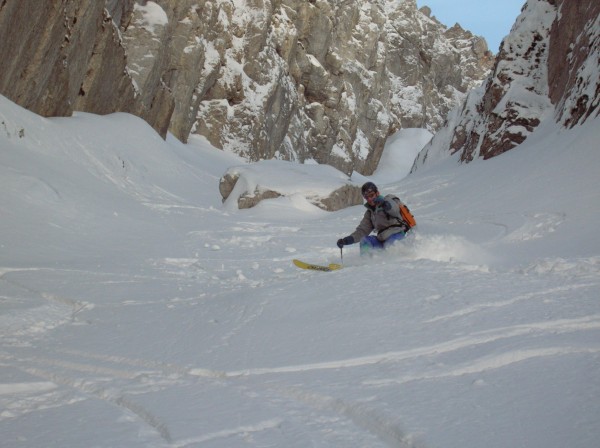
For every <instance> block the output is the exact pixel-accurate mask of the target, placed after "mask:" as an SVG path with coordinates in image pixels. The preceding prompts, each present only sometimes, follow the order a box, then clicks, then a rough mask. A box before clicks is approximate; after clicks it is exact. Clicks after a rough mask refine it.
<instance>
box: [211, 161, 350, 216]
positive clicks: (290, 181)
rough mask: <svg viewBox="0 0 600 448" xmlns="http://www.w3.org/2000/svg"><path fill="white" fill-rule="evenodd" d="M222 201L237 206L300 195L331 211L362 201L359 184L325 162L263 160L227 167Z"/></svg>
mask: <svg viewBox="0 0 600 448" xmlns="http://www.w3.org/2000/svg"><path fill="white" fill-rule="evenodd" d="M219 191H220V193H221V196H222V197H223V202H224V203H227V202H231V201H235V202H236V203H237V207H238V208H240V209H244V208H251V207H254V206H255V205H256V204H258V203H259V202H260V201H262V200H263V199H273V198H277V197H280V196H294V195H300V196H302V197H304V198H305V199H306V200H307V201H309V202H310V203H312V204H314V205H316V206H317V207H319V208H321V209H323V210H327V211H335V210H340V209H342V208H345V207H349V206H352V205H358V204H361V203H362V196H361V193H360V185H358V184H355V183H354V182H352V181H351V180H350V178H349V177H348V176H346V175H345V174H344V173H342V172H341V171H338V170H337V169H335V168H333V167H331V166H329V165H316V164H306V165H302V164H298V163H292V162H285V161H282V160H265V161H261V162H257V163H252V164H248V165H242V166H236V167H232V168H229V169H228V170H227V171H226V172H225V174H224V175H223V176H222V177H221V180H220V183H219Z"/></svg>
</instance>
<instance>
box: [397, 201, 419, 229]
mask: <svg viewBox="0 0 600 448" xmlns="http://www.w3.org/2000/svg"><path fill="white" fill-rule="evenodd" d="M394 199H395V200H396V202H397V203H398V208H399V209H400V216H402V220H403V221H404V222H405V223H406V224H407V225H408V228H409V229H412V228H413V227H414V226H416V225H417V221H416V219H415V217H414V216H413V214H412V213H411V212H410V209H409V208H408V207H407V206H406V204H405V203H404V202H402V201H401V200H400V198H394Z"/></svg>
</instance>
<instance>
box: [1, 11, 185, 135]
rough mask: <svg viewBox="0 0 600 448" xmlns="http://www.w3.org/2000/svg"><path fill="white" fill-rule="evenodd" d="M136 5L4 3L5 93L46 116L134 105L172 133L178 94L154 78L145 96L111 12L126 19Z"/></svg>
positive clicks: (157, 126) (132, 108)
mask: <svg viewBox="0 0 600 448" xmlns="http://www.w3.org/2000/svg"><path fill="white" fill-rule="evenodd" d="M107 8H108V9H107ZM132 8H133V0H110V1H108V2H107V3H106V4H105V2H103V1H97V0H79V1H77V2H73V1H67V0H62V1H47V2H39V1H36V0H6V1H3V2H1V3H0V93H2V94H3V95H5V96H6V97H8V98H10V99H11V100H13V101H14V102H16V103H17V104H19V105H21V106H23V107H26V108H27V109H30V110H32V111H34V112H36V113H38V114H40V115H43V116H57V115H59V116H60V115H70V114H71V113H72V112H73V110H82V111H88V112H93V113H98V114H105V113H109V112H116V111H123V112H130V113H133V114H136V115H139V116H141V117H142V118H144V119H145V120H146V121H148V122H149V123H150V124H151V125H152V126H154V127H155V129H157V130H158V131H159V132H160V133H161V134H162V135H166V130H167V128H168V124H169V121H170V116H171V111H172V107H173V99H172V97H171V96H170V94H169V92H168V91H166V89H164V88H163V87H162V86H158V85H156V86H154V89H153V90H152V91H151V92H150V90H149V92H148V94H147V97H151V98H152V100H148V99H147V98H146V101H140V98H139V96H138V95H137V92H136V91H135V89H134V85H133V84H132V81H131V78H130V77H129V75H128V74H127V57H126V54H125V51H124V48H123V46H122V45H121V39H120V36H119V30H118V28H117V27H116V26H115V24H114V22H113V20H112V18H111V17H110V15H109V11H113V12H114V13H115V14H116V16H117V17H119V19H120V23H126V22H127V20H128V17H129V16H130V14H131V10H132ZM32 30H34V32H32Z"/></svg>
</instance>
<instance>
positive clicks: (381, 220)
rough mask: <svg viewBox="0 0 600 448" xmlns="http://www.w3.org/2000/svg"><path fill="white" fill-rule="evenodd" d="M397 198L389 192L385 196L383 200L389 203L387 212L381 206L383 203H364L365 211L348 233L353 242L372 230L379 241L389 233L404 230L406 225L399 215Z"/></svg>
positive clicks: (383, 239) (387, 236) (384, 238)
mask: <svg viewBox="0 0 600 448" xmlns="http://www.w3.org/2000/svg"><path fill="white" fill-rule="evenodd" d="M397 199H398V198H397V197H396V196H394V195H391V194H388V195H387V196H385V198H384V201H385V202H387V203H388V204H389V205H390V208H389V210H388V211H387V212H386V211H385V210H384V208H383V207H382V205H383V204H382V205H378V206H376V207H372V206H370V205H369V204H365V207H366V208H367V211H366V212H365V214H364V216H363V219H362V220H361V221H360V224H359V225H358V227H356V230H355V231H354V232H353V233H351V234H350V236H351V237H352V238H354V242H355V243H358V242H359V241H360V240H361V239H363V238H364V237H365V236H367V235H370V234H371V232H373V231H376V232H377V239H378V240H379V241H381V242H384V241H385V240H387V239H388V238H389V237H390V236H391V235H394V234H396V233H400V232H406V229H407V226H406V224H405V223H404V221H403V220H402V218H401V217H400V209H399V208H398V202H397V201H396V200H397Z"/></svg>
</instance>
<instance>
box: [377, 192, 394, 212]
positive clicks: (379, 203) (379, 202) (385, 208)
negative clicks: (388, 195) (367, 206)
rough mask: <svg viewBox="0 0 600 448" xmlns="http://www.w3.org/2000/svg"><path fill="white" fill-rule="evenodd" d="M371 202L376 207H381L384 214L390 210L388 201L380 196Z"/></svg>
mask: <svg viewBox="0 0 600 448" xmlns="http://www.w3.org/2000/svg"><path fill="white" fill-rule="evenodd" d="M373 202H374V203H375V205H376V206H378V207H381V209H382V210H383V211H384V212H388V211H390V209H391V208H392V204H390V202H389V201H386V200H385V198H384V197H383V196H381V195H379V196H377V197H376V198H375V200H374V201H373Z"/></svg>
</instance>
